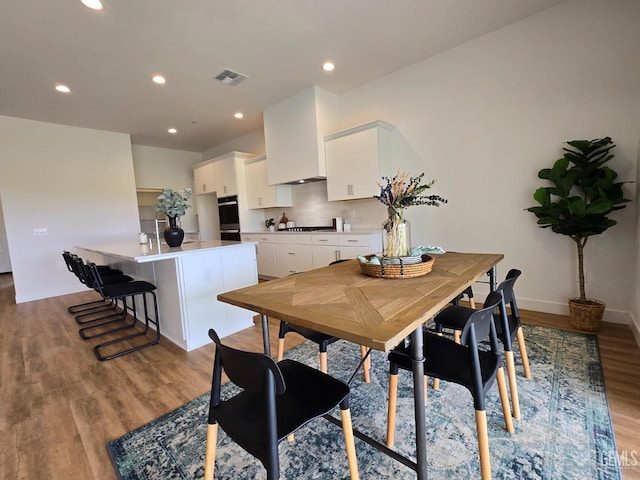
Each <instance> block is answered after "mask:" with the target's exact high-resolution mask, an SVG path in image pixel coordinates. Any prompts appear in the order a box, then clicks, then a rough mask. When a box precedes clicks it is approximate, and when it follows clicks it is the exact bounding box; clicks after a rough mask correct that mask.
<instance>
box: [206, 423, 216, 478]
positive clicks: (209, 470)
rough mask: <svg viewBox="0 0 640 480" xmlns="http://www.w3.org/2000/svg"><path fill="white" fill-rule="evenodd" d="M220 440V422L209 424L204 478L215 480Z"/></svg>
mask: <svg viewBox="0 0 640 480" xmlns="http://www.w3.org/2000/svg"><path fill="white" fill-rule="evenodd" d="M217 442H218V424H217V423H213V424H211V423H210V424H208V425H207V446H206V450H205V452H206V453H205V456H204V480H213V469H214V467H215V464H216V444H217Z"/></svg>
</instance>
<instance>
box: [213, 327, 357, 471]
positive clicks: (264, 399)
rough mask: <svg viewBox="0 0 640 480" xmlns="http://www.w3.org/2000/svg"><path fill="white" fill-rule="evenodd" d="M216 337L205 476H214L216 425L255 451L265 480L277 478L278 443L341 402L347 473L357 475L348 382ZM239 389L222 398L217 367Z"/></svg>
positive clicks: (249, 449)
mask: <svg viewBox="0 0 640 480" xmlns="http://www.w3.org/2000/svg"><path fill="white" fill-rule="evenodd" d="M209 337H211V339H212V340H213V341H214V342H215V347H216V351H215V357H214V363H213V380H212V384H211V401H210V404H209V417H208V422H207V423H208V425H207V441H206V453H205V475H204V478H205V480H213V473H214V466H215V457H216V443H217V435H218V425H220V427H221V428H222V430H224V431H225V432H226V433H227V435H228V436H229V437H230V438H231V439H232V440H233V441H234V442H236V443H237V444H238V445H239V446H240V447H242V448H243V449H244V450H246V451H247V452H249V453H250V454H251V455H253V456H254V457H256V458H257V459H258V460H260V462H262V464H263V465H264V467H265V469H266V470H267V479H268V480H277V479H278V478H280V461H279V457H278V443H279V442H280V441H282V440H283V439H284V438H286V437H289V436H290V435H291V434H293V432H295V431H296V430H298V429H299V428H300V427H302V426H304V425H306V424H307V423H309V422H310V421H312V420H314V419H316V418H318V417H321V416H323V415H326V414H328V413H329V412H330V411H331V410H333V409H334V408H335V407H336V406H340V414H341V418H342V429H343V432H344V439H345V444H346V449H347V461H348V464H349V471H350V474H351V479H352V480H356V479H358V478H359V477H358V464H357V460H356V451H355V443H354V438H353V430H352V425H351V413H350V410H349V387H348V385H346V384H345V383H343V382H341V381H340V380H337V379H335V378H333V377H330V376H329V375H327V374H325V373H322V372H320V371H319V370H316V369H314V368H311V367H308V366H306V365H304V364H302V363H299V362H296V361H293V360H283V361H281V362H278V363H276V362H275V361H274V360H273V359H272V358H271V357H269V356H268V355H265V354H263V353H253V352H245V351H242V350H236V349H234V348H231V347H229V346H226V345H223V344H222V342H221V341H220V338H218V335H217V334H216V332H215V331H214V330H209ZM223 370H224V372H225V373H226V374H227V376H228V377H229V379H230V380H231V381H232V382H233V383H235V384H236V385H238V386H239V387H241V388H242V389H243V391H242V392H240V393H239V394H237V395H236V396H234V397H232V398H230V399H228V400H222V399H221V384H222V372H223Z"/></svg>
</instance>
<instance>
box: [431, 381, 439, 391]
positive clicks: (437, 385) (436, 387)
mask: <svg viewBox="0 0 640 480" xmlns="http://www.w3.org/2000/svg"><path fill="white" fill-rule="evenodd" d="M432 386H433V389H434V390H440V379H439V378H434V379H433V385H432Z"/></svg>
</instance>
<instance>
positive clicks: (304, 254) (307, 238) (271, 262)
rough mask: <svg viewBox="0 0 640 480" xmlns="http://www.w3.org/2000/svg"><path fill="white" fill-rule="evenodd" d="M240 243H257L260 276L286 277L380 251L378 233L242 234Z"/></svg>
mask: <svg viewBox="0 0 640 480" xmlns="http://www.w3.org/2000/svg"><path fill="white" fill-rule="evenodd" d="M242 241H247V242H258V244H257V251H258V256H257V258H258V275H260V276H263V277H286V276H288V275H292V274H294V273H298V272H306V271H307V270H311V269H313V268H320V267H326V266H327V265H329V264H330V263H331V262H335V261H336V260H348V259H352V258H356V257H357V256H358V255H369V254H370V253H376V252H379V251H381V250H382V245H381V243H382V237H381V236H380V233H379V232H367V233H335V232H331V233H317V234H316V233H314V234H307V233H297V232H276V233H243V234H242Z"/></svg>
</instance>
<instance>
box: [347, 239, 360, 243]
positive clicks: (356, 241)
mask: <svg viewBox="0 0 640 480" xmlns="http://www.w3.org/2000/svg"><path fill="white" fill-rule="evenodd" d="M358 241H359V240H353V239H349V240H347V242H354V243H358Z"/></svg>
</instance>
